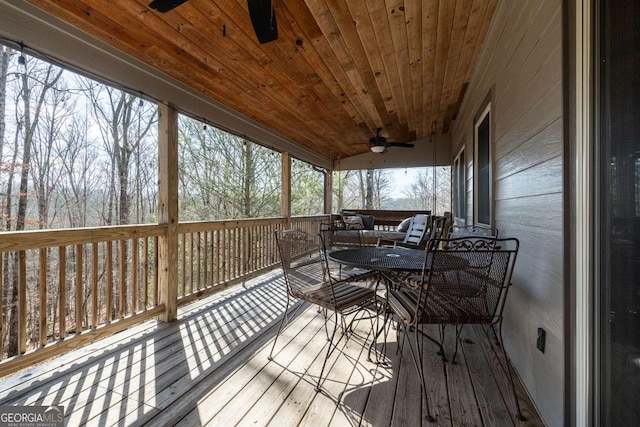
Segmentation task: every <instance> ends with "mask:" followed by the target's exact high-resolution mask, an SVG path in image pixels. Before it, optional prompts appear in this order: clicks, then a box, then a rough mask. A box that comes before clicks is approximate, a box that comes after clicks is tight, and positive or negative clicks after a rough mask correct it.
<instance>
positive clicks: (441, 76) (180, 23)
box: [28, 0, 498, 160]
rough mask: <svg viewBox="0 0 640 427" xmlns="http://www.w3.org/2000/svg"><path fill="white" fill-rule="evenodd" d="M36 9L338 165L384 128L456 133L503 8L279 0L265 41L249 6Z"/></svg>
mask: <svg viewBox="0 0 640 427" xmlns="http://www.w3.org/2000/svg"><path fill="white" fill-rule="evenodd" d="M28 1H29V3H31V4H32V5H34V6H36V7H38V8H40V9H42V10H44V11H46V12H47V13H49V14H51V15H54V16H56V17H58V18H60V19H62V20H64V21H66V22H67V23H69V24H71V25H73V26H75V27H77V28H79V29H80V30H82V31H83V32H85V33H88V34H90V35H92V36H94V37H96V38H98V39H100V40H102V41H103V42H106V43H108V44H110V45H112V46H113V47H115V48H117V49H119V50H121V51H123V52H125V53H127V54H129V55H131V56H134V57H135V58H137V59H139V60H141V61H142V62H145V63H147V64H148V65H150V66H152V67H154V68H156V69H158V70H160V71H162V72H164V73H166V74H168V75H170V76H172V77H173V78H175V79H177V80H179V81H181V82H183V83H184V84H186V85H188V86H190V87H192V88H194V89H195V90H197V91H199V92H200V93H202V94H204V95H205V96H208V97H211V98H212V99H214V100H216V101H218V102H219V103H222V104H224V105H225V106H227V107H229V108H231V109H233V110H236V111H239V112H241V113H243V114H244V115H246V116H248V117H249V118H251V119H253V120H255V121H256V122H258V123H260V124H262V125H263V126H265V127H268V128H270V129H272V130H274V131H275V132H277V133H279V134H281V135H283V136H284V137H286V138H288V139H289V140H291V141H292V142H294V143H295V144H298V145H300V146H303V147H305V148H306V149H308V150H311V151H313V152H316V153H318V154H320V155H322V156H325V157H329V158H330V159H331V160H336V159H343V158H346V157H350V156H354V155H357V154H361V153H365V152H367V151H369V146H368V141H369V138H370V137H372V136H374V135H375V129H376V128H382V129H383V130H382V134H383V135H384V136H387V137H389V138H391V139H392V140H394V141H398V142H412V141H416V140H423V139H428V138H429V135H430V134H431V133H432V132H433V133H435V134H446V133H447V132H448V129H449V126H450V124H451V122H452V120H454V118H455V116H456V113H457V110H458V106H459V104H460V102H461V101H462V97H463V95H464V92H465V88H466V86H467V84H468V82H469V80H470V78H471V74H472V71H473V67H474V64H475V62H476V58H477V57H478V54H479V52H480V49H481V47H482V43H483V41H484V38H485V35H486V33H487V30H488V27H489V24H490V22H491V19H492V17H493V13H494V10H495V8H496V4H497V1H498V0H424V1H423V0H405V1H403V0H386V1H385V0H305V1H303V0H275V1H274V11H275V15H276V20H277V28H278V34H279V37H278V39H277V40H275V41H273V42H270V43H266V44H260V43H259V42H258V40H257V38H256V35H255V32H254V29H253V27H252V24H251V20H250V18H249V11H248V7H247V2H246V1H245V0H224V1H212V0H188V1H187V2H186V3H184V4H182V5H180V6H178V7H177V8H175V9H173V10H172V11H170V12H167V13H159V12H156V11H154V10H152V9H150V8H149V7H148V3H149V1H146V0H145V1H136V0H113V1H104V0H59V1H53V0H28ZM419 142H420V141H419ZM419 142H418V143H419ZM391 150H411V149H406V148H391Z"/></svg>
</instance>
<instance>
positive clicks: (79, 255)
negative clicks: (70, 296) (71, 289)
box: [76, 245, 84, 334]
mask: <svg viewBox="0 0 640 427" xmlns="http://www.w3.org/2000/svg"><path fill="white" fill-rule="evenodd" d="M82 249H83V247H82V245H76V334H79V333H80V332H82V314H83V313H82V311H83V310H82V303H83V300H84V296H83V287H82V270H83V262H84V257H83V250H82Z"/></svg>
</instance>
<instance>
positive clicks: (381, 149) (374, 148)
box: [371, 145, 387, 154]
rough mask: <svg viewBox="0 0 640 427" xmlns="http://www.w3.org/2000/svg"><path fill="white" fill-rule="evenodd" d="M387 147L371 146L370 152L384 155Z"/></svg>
mask: <svg viewBox="0 0 640 427" xmlns="http://www.w3.org/2000/svg"><path fill="white" fill-rule="evenodd" d="M386 148H387V147H385V146H384V145H372V146H371V151H373V152H374V153H378V154H382V153H384V150H385V149H386Z"/></svg>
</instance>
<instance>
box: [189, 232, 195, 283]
mask: <svg viewBox="0 0 640 427" xmlns="http://www.w3.org/2000/svg"><path fill="white" fill-rule="evenodd" d="M189 270H190V275H189V283H190V286H189V292H190V293H193V278H194V277H195V276H194V273H193V233H189Z"/></svg>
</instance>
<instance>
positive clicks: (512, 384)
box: [482, 322, 527, 421]
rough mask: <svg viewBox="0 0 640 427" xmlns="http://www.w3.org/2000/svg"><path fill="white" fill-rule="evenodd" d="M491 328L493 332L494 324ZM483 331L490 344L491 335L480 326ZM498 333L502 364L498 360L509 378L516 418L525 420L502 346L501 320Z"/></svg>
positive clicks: (505, 352) (509, 365) (507, 357)
mask: <svg viewBox="0 0 640 427" xmlns="http://www.w3.org/2000/svg"><path fill="white" fill-rule="evenodd" d="M491 329H492V330H493V332H494V333H495V329H494V325H491ZM482 330H483V331H484V333H485V335H486V337H487V341H489V344H491V336H490V335H489V333H488V332H487V330H486V328H484V327H483V328H482ZM498 334H499V335H500V348H501V349H502V358H503V361H504V365H503V364H502V362H500V365H503V368H504V370H505V371H507V377H508V378H509V383H510V385H511V393H512V394H513V400H514V402H515V404H516V418H518V420H520V421H526V420H527V417H525V416H524V415H523V414H522V409H521V408H520V401H519V400H518V395H517V394H516V386H515V383H514V380H513V373H512V372H511V363H510V362H509V356H508V355H507V350H506V349H505V348H504V340H503V339H502V322H500V323H499V324H498Z"/></svg>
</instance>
